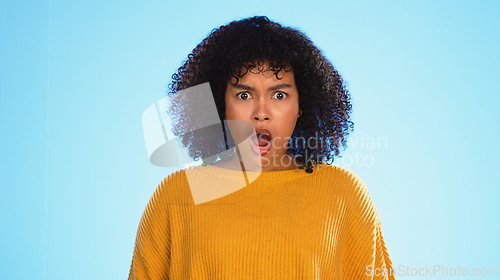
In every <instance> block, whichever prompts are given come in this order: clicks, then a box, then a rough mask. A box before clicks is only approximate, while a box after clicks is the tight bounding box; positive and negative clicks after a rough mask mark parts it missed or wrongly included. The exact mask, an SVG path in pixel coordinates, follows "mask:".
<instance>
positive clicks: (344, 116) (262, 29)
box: [129, 17, 394, 279]
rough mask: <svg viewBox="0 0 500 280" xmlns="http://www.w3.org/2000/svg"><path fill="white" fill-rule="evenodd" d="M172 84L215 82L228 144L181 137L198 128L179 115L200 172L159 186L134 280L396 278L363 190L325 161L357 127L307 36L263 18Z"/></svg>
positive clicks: (235, 25)
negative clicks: (191, 128)
mask: <svg viewBox="0 0 500 280" xmlns="http://www.w3.org/2000/svg"><path fill="white" fill-rule="evenodd" d="M172 78H173V82H172V83H171V85H170V94H171V95H173V96H175V94H176V93H177V92H178V91H180V90H184V89H187V88H190V87H193V86H196V85H199V84H202V83H205V82H209V83H210V88H211V90H212V94H213V97H214V100H215V104H216V107H217V110H218V113H219V116H220V119H221V120H226V124H227V127H225V129H224V131H223V134H224V136H225V137H224V138H222V139H223V140H222V141H218V142H217V141H214V139H218V138H211V137H210V135H208V134H207V133H204V131H203V130H202V129H201V130H198V131H193V132H190V133H187V134H183V135H182V134H181V133H180V132H179V131H181V130H182V129H181V128H183V127H186V126H189V124H190V123H192V122H195V121H196V120H194V119H193V118H190V115H189V114H186V113H185V110H184V109H185V108H183V106H182V104H180V105H181V106H174V107H173V108H174V110H173V111H175V108H177V111H176V113H177V114H178V115H179V116H180V117H179V118H178V119H177V121H176V124H177V125H176V127H174V132H175V131H176V132H177V135H180V136H181V137H182V139H183V143H184V145H185V146H186V147H188V148H189V152H190V155H191V156H192V157H193V158H194V159H198V158H201V159H202V160H203V162H204V164H203V165H202V166H197V167H190V168H186V169H183V170H180V171H177V172H174V173H173V174H171V175H169V176H168V177H167V178H165V180H163V182H162V183H161V184H160V185H159V187H158V188H157V189H156V191H155V193H154V195H153V196H152V198H151V200H150V201H149V203H148V205H147V207H146V210H145V211H144V214H143V216H142V218H141V222H140V225H139V229H138V232H137V239H136V245H135V248H134V255H133V259H132V265H131V270H130V274H129V279H394V276H393V268H392V263H391V261H390V258H389V254H388V252H387V249H386V246H385V243H384V240H383V236H382V226H381V222H380V218H379V215H378V212H377V210H376V208H375V206H374V204H373V202H372V200H371V198H370V196H369V194H368V191H367V190H366V187H365V186H364V184H363V182H362V181H361V180H360V178H359V177H357V176H356V175H355V174H354V173H352V172H351V171H349V170H347V169H344V168H341V167H338V166H335V165H333V164H331V163H330V164H329V163H327V162H331V161H333V158H334V157H335V156H338V154H339V149H340V148H341V147H345V145H346V137H347V135H348V134H349V132H350V131H351V130H352V127H353V124H352V122H351V121H350V113H351V104H350V102H349V99H350V96H349V94H348V92H347V90H346V89H345V86H344V83H343V81H342V79H341V77H340V75H339V74H338V72H337V71H336V70H335V68H334V67H333V66H332V64H331V63H330V62H329V61H328V60H327V59H326V58H325V57H324V56H323V54H322V53H321V51H319V50H318V49H317V48H316V47H315V46H314V44H313V43H312V42H311V41H310V39H308V38H307V37H306V36H305V35H304V34H303V33H301V32H300V31H297V30H295V29H292V28H288V27H283V26H281V25H280V24H278V23H275V22H272V21H270V20H269V19H268V18H266V17H253V18H248V19H243V20H240V21H234V22H231V23H229V24H228V25H225V26H221V27H220V28H218V29H216V30H213V31H212V33H211V34H210V35H209V36H208V37H207V38H205V39H204V40H203V41H202V42H201V43H200V44H199V45H198V46H197V47H196V48H195V49H194V50H193V51H192V53H191V54H190V55H189V56H188V60H187V61H186V62H185V63H184V65H183V66H181V67H180V68H179V70H178V72H177V73H176V74H174V75H173V76H172ZM242 124H243V125H242ZM244 124H249V125H250V127H251V128H252V132H253V133H252V134H251V136H250V137H249V134H248V130H247V129H244V128H242V127H244V126H245V125H244ZM231 140H233V142H234V143H233V142H232V141H231ZM231 143H233V144H235V147H236V148H235V149H233V150H234V151H235V152H234V153H233V154H224V153H223V152H224V151H226V150H228V147H229V146H232V145H231ZM214 147H215V149H218V152H220V153H218V154H217V156H214ZM229 150H231V149H229ZM235 186H237V187H236V188H235ZM241 186H244V187H241ZM216 190H217V191H220V192H217V191H216ZM228 190H229V191H228ZM221 192H222V193H224V192H225V193H224V194H225V195H220V193H221ZM200 193H202V195H200ZM215 193H217V194H215ZM214 194H215V195H214ZM203 196H204V198H205V199H201V200H200V197H203ZM207 197H209V198H208V199H207ZM200 201H202V202H201V203H200Z"/></svg>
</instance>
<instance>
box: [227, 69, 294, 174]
mask: <svg viewBox="0 0 500 280" xmlns="http://www.w3.org/2000/svg"><path fill="white" fill-rule="evenodd" d="M263 69H268V64H267V63H266V64H264V68H263ZM278 76H279V77H280V79H277V78H276V75H275V74H274V72H271V71H268V72H260V73H252V72H250V71H248V72H247V73H246V74H245V75H244V76H243V77H241V78H239V81H238V83H237V84H232V83H231V82H228V84H227V88H226V94H225V102H226V108H225V109H226V119H227V120H243V121H247V122H248V123H250V124H252V125H253V126H254V128H255V131H256V134H257V137H252V138H251V139H250V141H247V142H246V145H248V146H250V148H251V149H248V150H247V151H251V152H249V153H250V154H251V155H253V156H254V157H257V158H258V157H259V156H260V157H261V161H262V162H261V164H262V170H263V171H271V170H282V169H291V168H290V167H292V168H293V167H295V166H296V165H295V162H292V161H291V159H293V158H292V157H291V156H290V155H289V154H288V153H287V143H288V141H289V139H290V137H291V136H292V133H293V131H294V129H295V124H296V123H297V118H298V117H299V92H298V91H297V86H296V85H295V78H294V74H293V71H288V72H285V71H284V70H282V71H280V72H279V73H278ZM237 129H238V128H236V130H237ZM230 130H231V133H232V134H233V137H234V131H233V130H235V129H234V126H233V128H231V126H230ZM260 134H262V135H260ZM265 135H267V136H265ZM234 138H236V137H234ZM235 140H236V139H235ZM237 142H239V141H237ZM240 151H241V149H240ZM252 152H253V154H252Z"/></svg>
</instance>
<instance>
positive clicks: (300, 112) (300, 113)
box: [297, 109, 302, 118]
mask: <svg viewBox="0 0 500 280" xmlns="http://www.w3.org/2000/svg"><path fill="white" fill-rule="evenodd" d="M300 116H302V110H301V109H299V115H298V116H297V118H299V117H300Z"/></svg>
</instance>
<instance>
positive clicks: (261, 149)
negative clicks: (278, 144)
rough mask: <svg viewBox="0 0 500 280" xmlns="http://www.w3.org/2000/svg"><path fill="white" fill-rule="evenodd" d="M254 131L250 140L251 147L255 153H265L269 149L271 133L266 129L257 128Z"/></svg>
mask: <svg viewBox="0 0 500 280" xmlns="http://www.w3.org/2000/svg"><path fill="white" fill-rule="evenodd" d="M256 132H257V133H256V134H257V135H256V136H254V137H252V141H251V144H252V149H253V151H254V152H255V153H257V154H260V155H263V154H266V153H267V152H269V150H270V149H271V139H272V136H271V133H270V132H269V131H268V130H266V129H257V130H256Z"/></svg>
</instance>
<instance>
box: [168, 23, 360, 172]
mask: <svg viewBox="0 0 500 280" xmlns="http://www.w3.org/2000/svg"><path fill="white" fill-rule="evenodd" d="M263 61H267V62H270V67H269V69H261V68H259V67H256V65H255V64H253V65H252V63H251V62H263ZM259 65H262V64H259ZM290 67H291V68H292V70H293V74H294V78H295V82H296V86H297V89H298V92H299V107H300V109H301V110H302V115H301V117H300V118H298V120H297V123H296V126H295V129H294V132H293V134H292V136H291V139H290V141H289V146H288V151H289V152H290V153H291V154H292V155H294V156H296V157H297V160H298V161H299V162H300V163H301V164H303V165H305V166H306V167H308V169H309V170H307V171H308V172H311V171H310V167H311V166H312V165H313V164H314V163H321V162H323V161H325V162H329V163H331V162H333V160H334V158H335V157H337V156H338V155H339V153H340V148H342V147H343V148H344V149H345V148H346V147H347V136H348V135H349V133H350V132H352V131H353V128H354V124H353V122H352V121H351V119H350V114H351V110H352V105H351V103H350V99H351V97H350V95H349V92H348V90H347V88H346V86H345V83H344V82H343V80H342V77H341V76H340V74H339V73H338V71H337V70H336V69H335V68H334V66H333V65H332V63H330V61H328V59H327V58H325V56H324V55H323V54H322V52H321V51H320V50H319V49H318V48H317V47H316V46H315V45H314V44H313V42H312V41H311V40H310V39H309V38H308V37H307V36H306V35H305V34H304V33H302V32H301V31H299V30H297V29H294V28H290V27H284V26H282V25H281V24H279V23H276V22H273V21H271V20H269V19H268V18H267V17H265V16H255V17H252V18H246V19H242V20H238V21H232V22H230V23H229V24H227V25H224V26H220V27H219V28H217V29H213V30H212V31H211V32H210V34H209V35H208V36H207V37H206V38H205V39H204V40H203V41H202V42H201V43H200V44H198V45H197V46H196V47H195V48H194V49H193V51H192V52H191V53H190V54H189V55H188V58H187V60H186V61H185V62H184V63H183V65H182V66H181V67H180V68H179V69H178V71H177V72H176V73H175V74H173V75H172V82H171V83H170V84H169V86H168V87H169V92H168V94H169V95H174V94H175V93H176V92H177V91H180V90H183V89H187V88H189V87H192V86H196V85H199V84H202V83H206V82H209V84H210V88H211V90H212V94H213V97H214V100H215V104H216V107H217V111H218V114H219V117H220V119H221V120H224V119H225V92H226V86H227V83H228V82H231V83H233V84H234V83H238V77H242V76H243V75H245V74H246V73H247V72H248V71H252V69H255V68H257V69H258V71H272V72H273V73H274V74H275V75H276V77H277V78H279V76H278V75H279V73H280V71H282V70H285V71H286V69H288V68H290ZM177 105H179V104H177ZM180 105H182V104H180ZM182 110H183V108H182V106H174V110H173V111H174V113H175V114H177V115H179V117H178V118H177V119H176V122H177V123H176V124H175V125H174V134H176V133H177V134H176V135H179V134H180V132H179V131H182V129H181V128H182V127H186V126H188V125H189V124H188V123H189V122H191V121H195V120H193V119H190V118H189V116H188V114H182V113H183V112H182ZM222 127H223V129H222V130H221V131H222V133H223V134H224V138H214V139H225V140H223V141H218V142H217V143H212V142H211V141H202V140H201V139H202V138H203V137H205V139H206V137H210V136H208V135H207V133H206V132H207V131H209V130H207V131H203V129H201V130H198V131H193V132H192V133H187V134H185V135H182V143H183V145H184V146H185V147H187V148H188V150H189V155H190V156H191V157H192V158H193V159H194V160H197V159H198V158H200V157H201V158H202V159H203V161H204V164H206V162H207V160H206V159H207V158H208V157H209V156H211V155H213V154H212V153H213V152H210V151H213V150H214V147H213V146H212V147H207V143H212V145H215V149H216V150H217V151H218V152H223V151H225V150H227V147H228V146H230V143H229V141H230V137H228V135H227V134H226V129H224V125H222ZM212 137H216V136H215V135H212ZM312 138H313V139H315V140H316V141H317V143H321V146H319V147H318V145H316V147H314V148H311V147H308V146H307V145H306V144H307V143H309V142H308V140H309V139H312ZM301 168H304V166H301Z"/></svg>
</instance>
